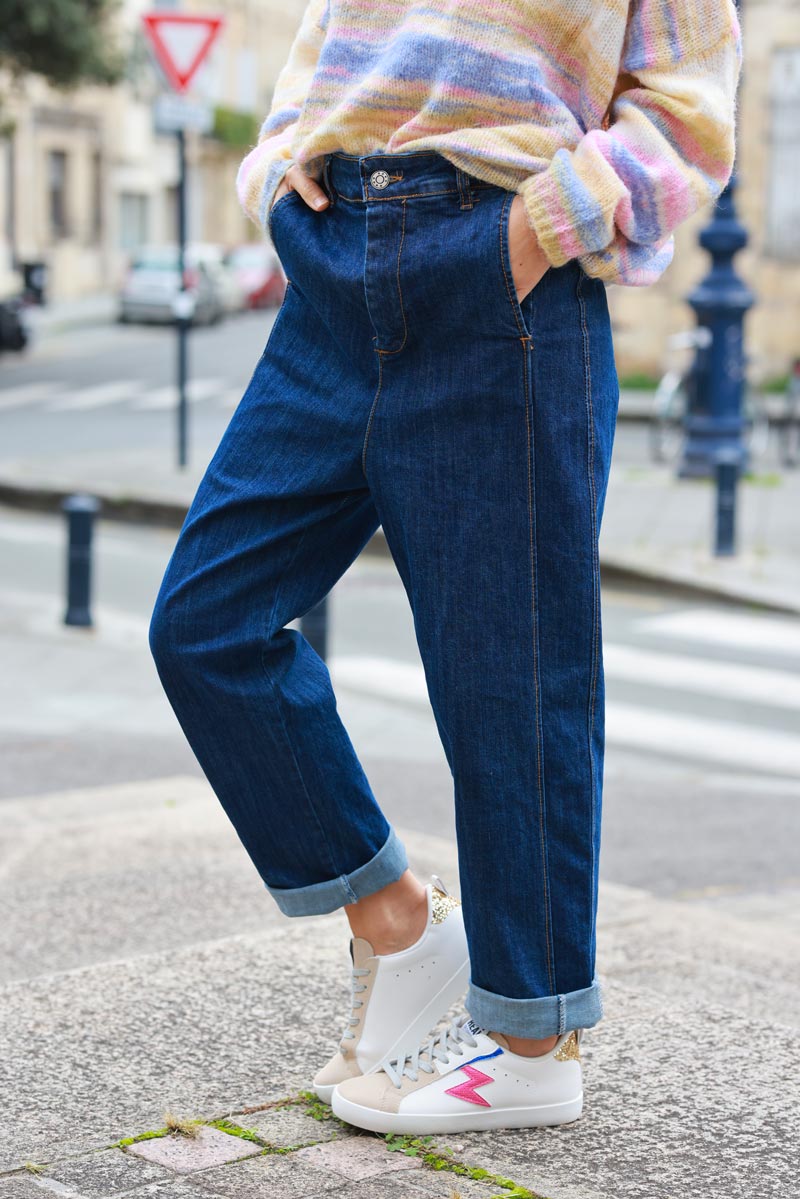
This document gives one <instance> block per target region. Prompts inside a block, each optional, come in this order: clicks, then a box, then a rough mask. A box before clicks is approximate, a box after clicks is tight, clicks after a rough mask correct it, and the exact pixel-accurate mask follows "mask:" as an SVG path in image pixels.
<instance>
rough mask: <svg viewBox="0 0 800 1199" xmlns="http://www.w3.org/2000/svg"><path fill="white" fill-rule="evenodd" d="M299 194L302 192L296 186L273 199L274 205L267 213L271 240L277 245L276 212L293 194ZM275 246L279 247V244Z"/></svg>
mask: <svg viewBox="0 0 800 1199" xmlns="http://www.w3.org/2000/svg"><path fill="white" fill-rule="evenodd" d="M299 194H300V193H299V192H297V191H296V190H295V189H294V188H292V189H291V190H290V191H288V192H286V194H285V195H283V196H281V197H280V198H279V199H278V200H273V202H272V206H271V208H270V210H269V212H268V213H267V232H268V233H269V238H270V241H271V242H272V244H273V246H274V245H275V229H274V224H275V213H276V212H277V211H278V210H279V209H281V208H283V207H284V206H285V205H286V202H287V200H291V198H292V196H298V195H299ZM275 248H276V249H277V246H276V247H275Z"/></svg>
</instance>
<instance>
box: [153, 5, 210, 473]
mask: <svg viewBox="0 0 800 1199" xmlns="http://www.w3.org/2000/svg"><path fill="white" fill-rule="evenodd" d="M142 24H143V26H144V31H145V33H146V35H147V38H148V40H149V42H150V45H151V47H152V49H153V53H154V55H155V58H156V60H157V62H158V64H159V66H160V67H161V70H162V71H163V73H164V76H165V77H166V80H167V83H168V84H169V86H170V88H171V89H172V90H171V91H169V92H165V93H164V94H162V95H161V96H159V97H158V99H157V100H156V105H155V113H154V119H155V127H156V129H157V130H158V131H159V132H161V133H174V134H175V137H176V139H177V143H178V213H177V217H178V220H177V225H178V280H179V284H178V286H179V291H178V295H177V296H176V297H175V303H174V305H173V311H174V314H175V328H176V329H177V331H178V413H177V416H178V466H179V467H181V468H183V467H185V466H186V464H187V461H188V452H187V443H188V436H187V433H188V416H189V405H188V395H187V382H188V374H189V365H188V364H189V344H188V341H189V329H190V326H191V322H192V317H193V316H194V303H195V297H194V295H193V294H192V292H191V289H190V288H189V286H188V284H187V272H186V242H187V213H186V191H187V186H186V185H187V178H186V176H187V168H186V132H187V130H194V131H196V132H198V133H208V132H209V130H210V129H211V127H212V125H213V114H212V112H211V108H210V106H209V105H208V104H205V103H203V102H202V101H198V100H193V99H191V98H190V97H187V96H186V95H185V94H184V93H185V92H186V91H188V89H189V87H190V86H191V83H192V80H193V79H194V77H195V75H196V74H197V72H198V70H199V68H200V67H201V66H202V64H203V63H204V61H205V60H206V58H207V56H208V53H209V51H210V50H211V47H212V46H213V45H214V42H215V41H216V40H217V38H218V36H219V34H220V32H221V30H222V28H223V25H224V18H223V17H213V16H193V15H191V14H188V13H176V12H155V13H145V14H144V15H143V17H142Z"/></svg>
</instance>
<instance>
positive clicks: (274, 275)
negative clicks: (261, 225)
mask: <svg viewBox="0 0 800 1199" xmlns="http://www.w3.org/2000/svg"><path fill="white" fill-rule="evenodd" d="M225 262H226V264H227V266H228V268H229V269H230V271H231V272H232V273H233V275H234V276H235V277H236V280H237V282H238V284H239V287H240V288H241V290H242V291H243V292H244V295H245V300H246V303H247V306H248V308H271V307H272V308H276V307H278V306H279V305H280V304H281V303H282V302H283V297H284V294H285V292H286V275H285V274H284V271H283V267H282V266H281V264H280V260H279V259H278V255H277V254H276V253H275V251H274V250H273V249H272V247H271V246H270V245H268V244H267V243H266V242H263V243H259V242H250V243H249V244H247V245H242V246H234V248H233V249H232V250H229V251H228V253H227V254H226V255H225Z"/></svg>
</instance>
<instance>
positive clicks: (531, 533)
mask: <svg viewBox="0 0 800 1199" xmlns="http://www.w3.org/2000/svg"><path fill="white" fill-rule="evenodd" d="M520 341H521V343H522V352H523V355H524V357H523V379H524V388H525V426H526V431H527V439H526V440H527V455H528V538H529V553H530V581H531V622H532V626H533V628H532V649H533V688H534V696H535V704H536V712H535V720H536V787H537V791H538V798H539V843H540V846H541V853H542V889H543V897H544V924H545V942H546V946H545V948H546V957H547V978H548V983H549V986H550V990H551V992H552V991H554V990H555V961H554V954H553V931H552V923H551V912H550V879H549V877H548V861H547V837H546V812H545V801H544V779H543V775H542V723H541V693H540V687H539V618H538V605H537V603H536V591H537V580H538V571H537V566H536V536H535V511H536V509H535V496H534V487H535V480H534V462H533V450H532V442H533V436H532V434H533V422H532V413H531V397H530V391H531V376H532V371H531V368H530V366H529V359H528V353H529V350H528V347H529V345H530V341H529V339H526V338H520Z"/></svg>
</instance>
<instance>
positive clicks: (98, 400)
mask: <svg viewBox="0 0 800 1199" xmlns="http://www.w3.org/2000/svg"><path fill="white" fill-rule="evenodd" d="M187 390H188V395H189V402H190V403H192V404H196V403H198V402H203V401H206V402H210V403H213V404H214V405H215V406H216V407H219V408H222V409H225V410H230V409H232V408H235V407H236V405H237V404H238V403H239V400H240V399H241V398H242V395H243V394H244V386H243V385H242V386H234V385H233V384H232V383H231V381H230V379H215V378H199V379H190V380H189V383H188V388H187ZM177 403H178V389H177V386H176V385H175V384H174V383H170V384H168V385H166V386H158V387H156V386H154V385H151V384H148V383H147V382H146V381H145V380H140V379H111V380H108V381H106V382H104V383H96V384H90V385H87V386H86V387H77V388H76V387H75V386H73V385H70V384H68V383H65V382H63V381H61V380H46V381H43V382H41V383H22V384H20V385H19V386H18V387H5V388H0V411H4V410H6V409H13V408H38V409H40V410H43V411H45V412H79V411H82V410H90V409H94V408H105V407H111V406H112V405H121V406H125V407H128V408H131V409H134V410H137V411H158V410H160V409H170V408H174V407H176V406H177Z"/></svg>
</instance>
